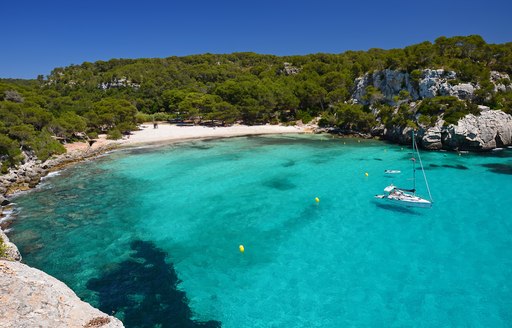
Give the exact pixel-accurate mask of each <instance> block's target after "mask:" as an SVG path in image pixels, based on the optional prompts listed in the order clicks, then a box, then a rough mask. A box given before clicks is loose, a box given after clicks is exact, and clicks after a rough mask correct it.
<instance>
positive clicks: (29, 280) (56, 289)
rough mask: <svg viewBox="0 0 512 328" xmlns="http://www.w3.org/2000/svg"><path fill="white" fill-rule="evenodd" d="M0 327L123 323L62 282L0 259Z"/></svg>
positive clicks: (22, 265)
mask: <svg viewBox="0 0 512 328" xmlns="http://www.w3.org/2000/svg"><path fill="white" fill-rule="evenodd" d="M0 318H1V319H0V327H6V328H7V327H13V328H14V327H16V328H19V327H55V328H57V327H91V328H92V327H105V328H111V327H123V324H122V323H121V321H119V320H118V319H117V318H114V317H112V316H109V315H107V314H105V313H103V312H101V311H100V310H98V309H95V308H93V307H92V306H91V305H89V304H88V303H85V302H83V301H81V300H80V299H79V298H78V296H76V294H75V293H74V292H73V291H72V290H71V289H70V288H69V287H67V286H66V285H65V284H64V283H63V282H61V281H59V280H57V279H55V278H53V277H52V276H49V275H48V274H46V273H44V272H42V271H40V270H37V269H34V268H31V267H29V266H27V265H24V264H22V263H19V262H9V261H1V260H0Z"/></svg>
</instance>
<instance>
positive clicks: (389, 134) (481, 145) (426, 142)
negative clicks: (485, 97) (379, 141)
mask: <svg viewBox="0 0 512 328" xmlns="http://www.w3.org/2000/svg"><path fill="white" fill-rule="evenodd" d="M443 123H444V122H443V121H442V120H439V121H438V122H437V123H436V124H435V125H434V126H433V127H423V128H420V129H419V130H418V132H417V136H418V139H417V141H418V144H419V146H420V147H423V148H425V149H429V150H440V149H447V150H469V151H486V150H492V149H495V148H502V147H506V146H510V145H512V115H509V114H506V113H504V112H502V111H500V110H486V111H483V112H482V113H481V114H480V115H478V116H476V115H473V114H468V115H466V116H465V117H464V118H462V119H460V120H459V122H458V124H456V125H455V124H450V125H448V126H444V125H443ZM376 131H378V132H377V133H374V134H375V135H381V136H383V137H385V138H386V139H389V140H392V141H395V142H398V143H402V144H408V143H410V142H411V139H410V131H411V128H408V127H405V128H404V127H392V128H382V129H376Z"/></svg>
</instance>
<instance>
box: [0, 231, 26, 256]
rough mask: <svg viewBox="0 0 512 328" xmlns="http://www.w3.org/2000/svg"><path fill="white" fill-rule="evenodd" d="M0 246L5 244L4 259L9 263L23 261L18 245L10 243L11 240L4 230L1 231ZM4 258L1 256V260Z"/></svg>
mask: <svg viewBox="0 0 512 328" xmlns="http://www.w3.org/2000/svg"><path fill="white" fill-rule="evenodd" d="M0 241H1V243H0V245H1V244H3V247H4V248H5V249H4V253H5V254H4V256H3V258H4V259H6V260H8V261H21V254H20V251H19V250H18V247H16V245H14V244H13V243H11V242H10V241H9V238H8V237H7V235H6V234H5V233H4V232H3V231H2V229H0ZM1 258H2V256H1V255H0V259H1Z"/></svg>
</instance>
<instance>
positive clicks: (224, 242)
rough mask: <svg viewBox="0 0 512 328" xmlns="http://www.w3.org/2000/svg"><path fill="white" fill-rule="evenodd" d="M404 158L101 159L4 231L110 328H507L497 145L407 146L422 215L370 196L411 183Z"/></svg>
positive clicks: (508, 241)
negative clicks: (427, 200)
mask: <svg viewBox="0 0 512 328" xmlns="http://www.w3.org/2000/svg"><path fill="white" fill-rule="evenodd" d="M409 151H410V150H409V149H406V148H404V149H402V148H401V147H400V146H397V145H389V144H385V143H381V142H377V141H366V140H361V141H360V142H358V141H357V140H352V139H338V138H332V137H329V136H266V137H252V138H234V139H223V140H212V141H195V142H188V143H182V144H175V145H170V146H165V147H160V148H153V149H150V148H146V149H132V150H128V151H122V152H121V151H120V152H115V153H112V154H109V155H108V156H105V157H103V158H101V159H99V160H95V161H92V162H87V163H82V164H80V165H77V166H75V167H73V168H70V169H67V170H65V171H63V172H61V174H60V175H58V176H54V177H52V178H48V179H47V180H46V182H45V183H43V184H42V185H41V187H40V188H38V189H37V190H34V191H32V192H30V193H27V194H24V195H21V196H19V197H18V198H17V199H16V200H15V201H16V203H17V204H18V215H17V221H16V223H15V224H14V226H13V229H12V231H11V233H10V238H11V239H12V240H13V241H14V242H15V243H16V244H17V245H18V246H19V248H20V250H21V252H22V255H23V257H24V262H26V263H27V264H29V265H32V266H35V267H37V268H40V269H42V270H43V271H45V272H48V273H49V274H51V275H54V276H55V277H57V278H58V279H61V280H62V281H64V282H65V283H67V284H68V285H69V286H70V287H71V288H72V289H73V290H75V292H76V293H77V294H78V295H79V296H80V297H81V298H83V299H84V300H86V301H88V302H90V303H91V304H93V305H95V306H97V307H99V308H100V309H102V310H104V311H105V312H108V313H115V315H116V316H118V317H119V318H120V319H122V320H124V322H125V325H126V326H127V327H151V326H155V325H160V326H161V327H218V326H222V327H233V328H238V327H380V326H383V327H389V326H394V327H411V326H416V327H418V326H419V327H442V326H450V327H510V326H512V311H511V309H512V238H511V233H512V215H511V214H510V205H511V202H510V197H511V196H510V195H511V194H512V150H504V151H501V152H494V153H491V154H486V155H477V154H462V155H461V156H459V155H458V154H456V153H444V152H422V159H423V162H424V165H425V172H426V173H427V177H428V179H429V184H430V187H431V191H432V196H433V198H434V202H435V203H434V206H433V208H432V209H409V208H396V207H393V206H389V205H387V203H385V202H384V201H382V200H378V199H375V198H374V197H373V196H374V195H375V194H378V193H381V192H382V189H383V188H384V187H385V186H386V185H388V184H389V183H390V182H393V183H395V184H396V185H401V186H405V187H407V186H408V185H410V184H411V181H410V179H409V178H410V173H409V169H410V166H411V164H410V161H409V160H408V158H410V153H409ZM385 169H398V170H402V174H400V175H397V176H392V177H389V176H385V175H384V174H383V171H384V170H385ZM365 173H368V176H366V175H365ZM419 173H420V174H421V172H419ZM418 189H419V193H420V194H422V195H426V190H425V188H424V187H423V185H422V183H421V179H419V180H418ZM315 197H318V198H319V199H320V202H319V203H318V204H317V203H316V202H315ZM239 245H244V247H245V252H244V253H241V252H240V251H239Z"/></svg>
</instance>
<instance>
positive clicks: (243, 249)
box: [238, 245, 245, 253]
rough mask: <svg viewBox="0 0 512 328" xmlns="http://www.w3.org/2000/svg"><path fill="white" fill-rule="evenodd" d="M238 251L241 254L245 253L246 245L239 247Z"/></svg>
mask: <svg viewBox="0 0 512 328" xmlns="http://www.w3.org/2000/svg"><path fill="white" fill-rule="evenodd" d="M238 249H239V250H240V253H243V252H245V248H244V245H240V246H238Z"/></svg>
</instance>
